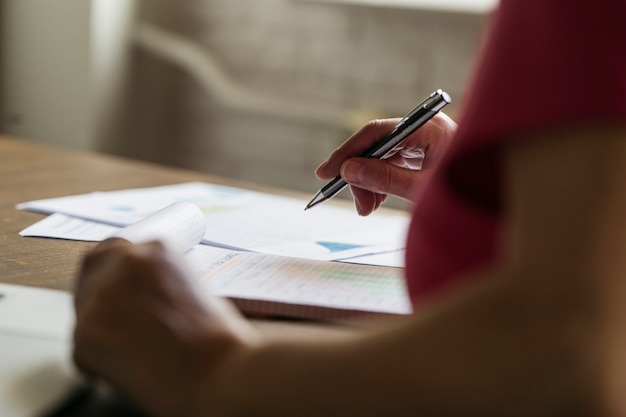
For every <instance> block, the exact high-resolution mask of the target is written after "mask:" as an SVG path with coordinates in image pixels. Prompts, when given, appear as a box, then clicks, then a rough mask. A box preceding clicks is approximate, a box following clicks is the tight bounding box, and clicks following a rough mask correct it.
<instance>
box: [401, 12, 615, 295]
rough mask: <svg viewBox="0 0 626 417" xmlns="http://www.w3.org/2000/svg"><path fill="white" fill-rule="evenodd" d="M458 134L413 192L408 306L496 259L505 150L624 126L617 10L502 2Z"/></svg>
mask: <svg viewBox="0 0 626 417" xmlns="http://www.w3.org/2000/svg"><path fill="white" fill-rule="evenodd" d="M485 40H486V43H485V44H484V45H483V50H482V54H481V57H480V60H479V61H478V66H477V67H476V72H475V76H474V79H473V82H472V83H471V85H470V88H469V89H468V92H467V95H466V97H467V100H466V101H465V102H464V103H461V109H462V111H461V113H460V117H459V129H458V131H457V133H456V135H455V137H454V139H453V141H452V142H451V143H450V145H449V148H448V149H447V152H446V154H445V155H444V157H443V158H442V160H441V162H440V163H439V165H438V166H437V167H436V168H435V169H434V171H433V173H432V175H431V176H430V178H429V179H428V181H426V183H425V184H424V187H423V188H422V189H421V190H419V193H420V195H419V199H418V202H417V203H416V205H415V208H414V213H413V219H412V222H411V226H410V229H409V236H408V242H407V252H406V253H407V257H406V274H407V285H408V289H409V292H410V294H411V297H412V298H413V300H414V303H416V304H417V303H419V301H421V300H423V299H424V298H425V297H433V296H436V295H437V294H439V293H444V292H445V291H444V290H445V289H446V288H450V287H452V286H459V285H464V284H465V281H466V280H467V277H468V276H469V274H470V273H471V272H472V271H475V270H477V269H480V268H488V267H489V266H490V265H493V264H494V262H496V261H497V259H498V256H499V254H498V248H499V247H500V245H499V241H500V238H501V237H502V236H503V233H505V232H506V231H505V230H504V229H503V223H502V213H503V207H502V203H503V194H502V190H501V187H500V185H501V184H500V177H501V175H500V174H501V167H500V163H501V158H500V150H501V148H502V146H503V144H505V143H507V142H508V141H511V140H512V138H513V135H515V137H519V134H521V133H524V132H532V131H536V130H543V129H549V128H558V127H559V126H562V125H572V124H574V123H576V124H590V123H594V122H618V123H622V124H623V123H626V1H625V0H597V1H593V2H592V1H589V0H567V1H563V0H503V1H502V2H501V5H500V7H499V8H498V10H497V11H496V12H495V13H494V15H493V16H492V21H491V26H490V29H489V32H488V33H487V37H486V39H485Z"/></svg>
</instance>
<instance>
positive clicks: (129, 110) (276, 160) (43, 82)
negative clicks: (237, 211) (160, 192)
mask: <svg viewBox="0 0 626 417" xmlns="http://www.w3.org/2000/svg"><path fill="white" fill-rule="evenodd" d="M472 1H474V2H476V3H477V4H478V6H477V7H457V6H455V4H457V3H458V4H465V3H467V4H469V3H471V2H472ZM363 2H365V3H370V4H360V3H363ZM420 2H422V6H420V5H419V3H420ZM371 3H374V4H371ZM406 3H410V5H407V4H406ZM416 3H418V4H417V6H416V5H415V4H416ZM486 3H490V2H488V1H487V2H485V1H483V0H480V1H479V0H440V1H438V2H433V1H428V0H402V1H400V0H396V1H395V2H393V1H391V2H384V1H382V0H381V1H378V4H376V0H343V2H339V3H335V2H333V1H330V0H327V1H322V0H180V1H173V0H170V1H166V0H163V1H156V0H145V1H141V0H90V1H87V0H55V1H54V2H44V1H39V0H0V20H1V22H0V112H1V116H2V118H1V119H0V130H1V131H2V132H4V133H8V134H12V135H16V136H20V137H24V138H26V139H30V140H36V141H42V142H45V143H50V144H53V145H56V146H64V147H71V148H82V149H92V150H98V151H104V152H109V153H114V154H118V155H123V156H128V157H132V158H138V159H143V160H148V161H154V162H159V163H165V164H169V165H175V166H181V167H187V168H193V169H199V170H203V171H206V172H209V173H213V174H218V175H225V176H230V177H234V178H238V179H243V180H246V181H255V182H262V183H266V184H270V185H276V186H282V187H289V188H293V189H298V190H304V191H308V192H312V191H314V190H316V189H317V188H318V187H319V186H320V185H321V184H320V183H319V182H318V181H317V180H316V179H315V178H314V176H313V174H312V171H313V169H314V168H315V167H316V166H317V165H318V164H319V163H320V162H321V161H322V160H323V159H324V158H325V157H326V156H327V155H328V153H329V152H330V151H331V150H332V149H334V148H335V147H336V146H337V145H338V144H339V143H341V142H342V141H343V140H344V139H345V138H346V137H347V135H348V134H349V133H350V132H351V131H353V130H354V129H356V128H357V127H359V126H360V125H362V124H363V123H365V122H366V121H367V120H369V119H371V118H374V117H386V116H401V115H402V114H404V113H405V112H406V111H408V110H409V109H410V108H411V107H412V106H413V105H414V104H416V103H417V102H418V101H420V100H421V99H423V98H424V97H425V96H426V95H427V94H429V93H430V92H432V91H433V90H434V89H437V88H442V89H444V90H446V91H447V92H449V93H450V94H451V95H452V97H453V99H454V103H453V104H452V105H451V106H449V108H448V109H447V111H448V113H451V114H452V115H454V113H455V111H456V108H457V106H458V103H459V102H460V101H461V100H462V98H463V93H464V91H463V88H464V85H465V82H466V80H467V77H468V76H469V72H470V69H471V63H472V61H473V58H474V56H475V52H476V49H477V46H478V42H479V39H480V34H481V30H482V27H483V24H484V21H485V19H487V18H488V14H487V13H486V12H485V10H488V8H489V7H488V6H484V4H486ZM381 4H382V5H381ZM433 5H434V6H433ZM438 5H439V6H441V5H447V6H446V7H438ZM450 5H452V6H450Z"/></svg>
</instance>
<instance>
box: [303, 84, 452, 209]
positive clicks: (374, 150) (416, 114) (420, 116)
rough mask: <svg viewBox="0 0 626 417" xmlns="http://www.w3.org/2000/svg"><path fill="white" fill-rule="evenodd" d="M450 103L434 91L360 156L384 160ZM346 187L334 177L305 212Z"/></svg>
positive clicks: (339, 178) (441, 93)
mask: <svg viewBox="0 0 626 417" xmlns="http://www.w3.org/2000/svg"><path fill="white" fill-rule="evenodd" d="M450 101H451V99H450V96H449V95H448V94H447V93H445V92H444V91H441V90H437V91H435V92H434V93H432V94H431V95H430V96H429V97H428V98H427V99H426V100H424V101H423V102H421V103H420V104H418V105H417V106H416V107H415V108H414V109H413V110H411V112H410V113H409V114H407V115H406V116H404V117H403V118H402V120H400V122H398V124H397V125H396V127H395V129H393V131H392V132H391V133H390V134H389V135H387V136H385V137H384V138H383V139H381V140H380V141H378V142H376V144H374V146H373V147H371V148H370V149H369V150H368V151H367V152H365V154H363V155H362V156H363V157H364V158H378V159H383V158H385V156H386V155H387V154H389V152H391V151H392V150H393V149H394V148H395V147H396V146H398V145H399V144H400V142H402V141H403V140H404V139H406V138H407V137H408V136H410V135H411V134H412V133H413V132H415V131H416V130H417V129H419V128H420V127H421V126H423V125H424V123H426V122H427V121H429V120H430V119H432V118H433V117H434V116H435V115H436V114H437V113H439V111H440V110H441V109H443V108H444V107H445V106H446V105H447V104H449V103H450ZM347 185H348V183H347V182H345V181H344V179H343V178H341V176H340V175H338V176H336V177H335V178H334V179H332V180H331V181H330V182H329V183H328V184H326V185H325V186H324V187H322V188H321V189H320V190H319V191H318V192H317V194H315V197H313V199H312V200H311V201H310V202H309V204H307V206H306V207H305V210H307V209H310V208H311V207H313V206H316V205H318V204H319V203H321V202H323V201H326V200H328V199H330V198H333V197H334V196H335V195H337V194H338V193H339V192H340V191H341V190H343V189H344V188H345V187H346V186H347Z"/></svg>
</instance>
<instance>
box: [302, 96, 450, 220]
mask: <svg viewBox="0 0 626 417" xmlns="http://www.w3.org/2000/svg"><path fill="white" fill-rule="evenodd" d="M449 102H450V98H449V96H448V95H447V94H446V93H444V92H442V91H440V90H438V91H436V92H434V93H433V94H431V96H430V97H429V98H427V99H426V100H425V101H423V102H422V103H420V104H419V105H418V106H416V107H415V109H413V110H412V111H411V112H410V113H409V114H407V115H406V116H405V117H404V118H402V119H385V120H376V121H371V122H369V123H368V124H366V125H365V126H364V127H363V128H361V129H360V130H359V131H357V132H355V133H354V134H353V135H352V136H351V137H350V138H349V139H348V140H346V142H344V143H343V144H342V145H341V146H340V147H339V148H337V149H336V150H335V151H334V152H333V153H332V154H331V155H330V157H329V158H328V160H327V161H325V162H324V163H322V164H321V165H320V166H319V167H318V168H317V170H316V175H317V176H318V178H320V179H332V181H330V182H329V183H328V184H327V185H326V186H324V187H323V188H322V189H321V190H320V191H319V192H318V194H317V195H316V196H315V197H314V199H313V200H312V201H311V202H310V203H309V205H308V206H307V208H311V207H313V206H315V205H316V204H319V203H321V202H322V201H325V200H327V199H329V198H332V197H333V196H334V195H336V194H337V193H338V192H339V191H341V190H342V189H343V188H345V186H346V185H347V184H349V185H350V186H351V190H352V194H353V196H354V200H355V204H356V208H357V211H358V212H359V214H361V215H368V214H370V213H371V212H373V211H374V210H375V209H377V208H378V207H379V206H380V204H382V202H383V201H384V200H385V199H386V196H387V195H388V194H393V195H397V196H399V197H402V198H405V199H410V195H411V194H410V191H411V189H412V188H413V185H414V183H415V182H416V181H419V177H420V176H421V175H422V174H421V173H420V171H417V170H416V169H419V168H420V167H421V164H422V162H423V163H424V164H426V165H428V163H429V162H430V161H431V160H432V158H433V157H434V156H435V154H436V153H437V150H438V148H439V144H441V143H442V142H445V141H447V140H448V139H449V138H450V137H451V136H452V134H453V133H454V132H455V130H456V123H454V121H452V120H451V119H450V118H449V117H448V116H446V115H445V114H443V113H439V111H440V110H441V109H442V108H443V107H444V106H445V105H447V104H448V103H449ZM431 119H432V120H431ZM429 120H431V122H430V123H426V122H427V121H429ZM418 128H419V130H418V131H417V132H415V131H416V130H417V129H418ZM381 138H382V139H381ZM425 154H427V156H426V159H424V156H425Z"/></svg>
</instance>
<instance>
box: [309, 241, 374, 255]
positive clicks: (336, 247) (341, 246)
mask: <svg viewBox="0 0 626 417" xmlns="http://www.w3.org/2000/svg"><path fill="white" fill-rule="evenodd" d="M315 243H317V244H318V245H320V246H323V247H325V248H326V249H328V250H329V251H330V252H331V253H334V252H343V251H344V250H350V249H356V248H362V247H363V246H366V245H355V244H353V243H341V242H315Z"/></svg>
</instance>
